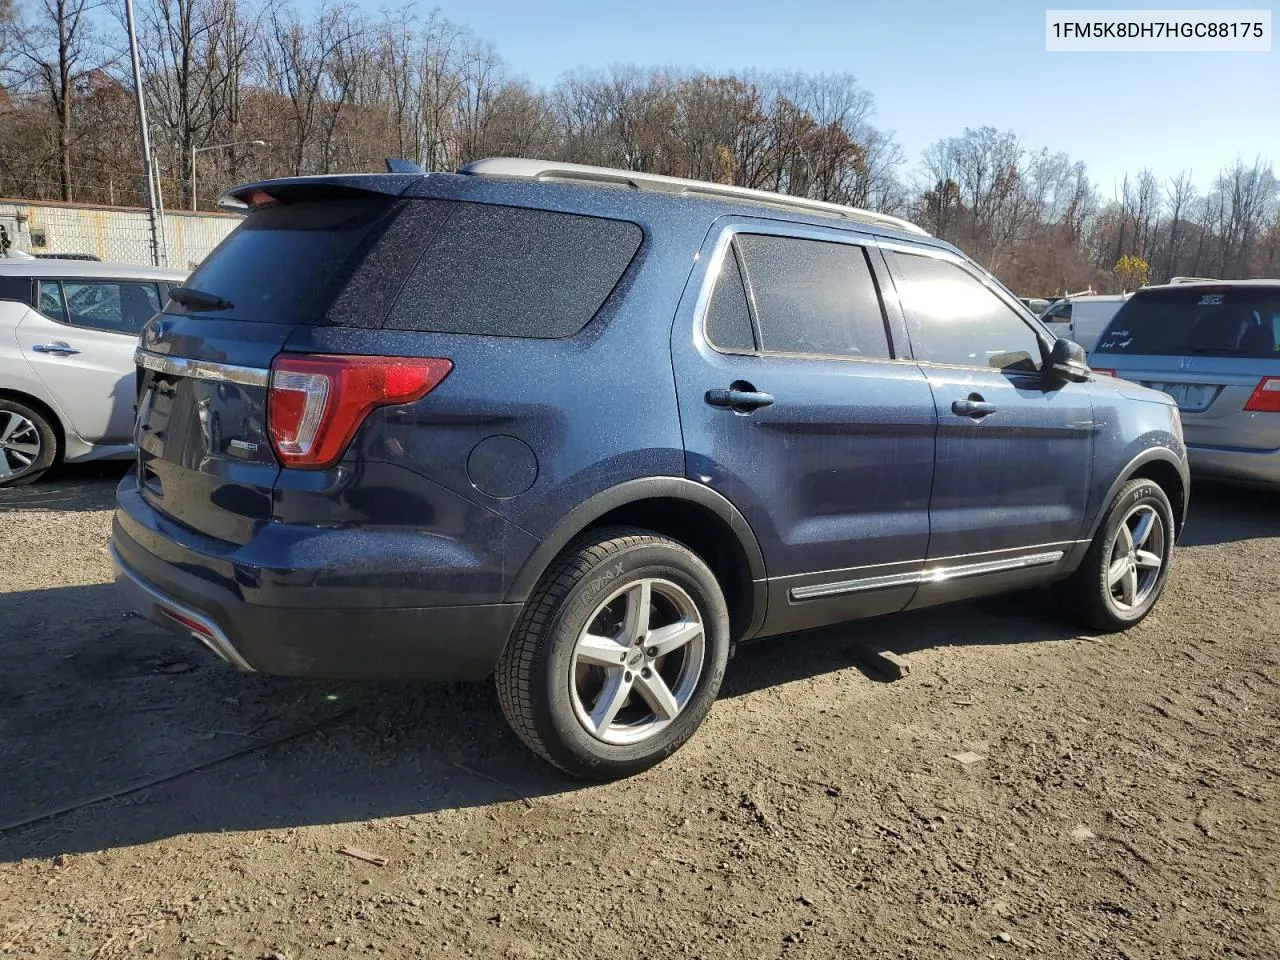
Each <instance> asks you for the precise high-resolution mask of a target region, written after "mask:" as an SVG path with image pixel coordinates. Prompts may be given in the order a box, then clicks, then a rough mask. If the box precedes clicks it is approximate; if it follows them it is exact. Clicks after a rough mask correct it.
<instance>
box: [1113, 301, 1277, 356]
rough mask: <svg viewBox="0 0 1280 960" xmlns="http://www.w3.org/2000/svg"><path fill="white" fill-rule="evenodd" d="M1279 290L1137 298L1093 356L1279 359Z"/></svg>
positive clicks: (1118, 316) (1125, 308)
mask: <svg viewBox="0 0 1280 960" xmlns="http://www.w3.org/2000/svg"><path fill="white" fill-rule="evenodd" d="M1277 341H1280V288H1265V287H1262V288H1258V287H1253V288H1250V287H1228V288H1225V289H1224V288H1219V289H1216V290H1212V289H1206V288H1204V287H1199V288H1196V287H1191V286H1188V287H1182V288H1172V289H1167V290H1149V291H1144V292H1141V293H1136V294H1134V295H1133V296H1132V297H1130V298H1129V300H1128V301H1127V302H1126V303H1125V305H1124V306H1123V307H1121V308H1120V311H1119V312H1118V313H1117V314H1116V315H1115V317H1114V318H1112V320H1111V323H1110V324H1109V325H1108V326H1107V329H1106V330H1105V331H1104V332H1103V334H1102V336H1101V337H1100V338H1099V339H1098V345H1097V347H1096V348H1095V349H1094V353H1109V354H1134V355H1156V356H1176V357H1187V356H1198V355H1204V356H1219V357H1256V358H1266V359H1276V358H1278V357H1280V352H1278V351H1277V348H1278V347H1280V343H1278V342H1277Z"/></svg>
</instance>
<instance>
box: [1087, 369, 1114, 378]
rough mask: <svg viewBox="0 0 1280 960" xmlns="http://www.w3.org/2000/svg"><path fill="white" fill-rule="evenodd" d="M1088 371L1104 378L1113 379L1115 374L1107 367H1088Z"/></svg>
mask: <svg viewBox="0 0 1280 960" xmlns="http://www.w3.org/2000/svg"><path fill="white" fill-rule="evenodd" d="M1089 369H1090V370H1092V371H1093V372H1094V373H1100V374H1102V375H1103V376H1106V377H1114V376H1115V375H1116V372H1115V371H1114V370H1112V369H1111V368H1109V367H1090V368H1089Z"/></svg>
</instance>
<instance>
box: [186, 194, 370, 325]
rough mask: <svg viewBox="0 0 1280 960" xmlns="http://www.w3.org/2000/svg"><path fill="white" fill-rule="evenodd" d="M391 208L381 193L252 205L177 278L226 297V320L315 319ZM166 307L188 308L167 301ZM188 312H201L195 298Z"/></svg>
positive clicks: (214, 313) (222, 316) (222, 314)
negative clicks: (184, 277) (213, 246)
mask: <svg viewBox="0 0 1280 960" xmlns="http://www.w3.org/2000/svg"><path fill="white" fill-rule="evenodd" d="M394 209H395V201H394V200H392V199H390V198H386V197H378V198H369V199H365V198H359V199H347V198H344V199H325V200H309V201H302V202H297V203H289V204H284V205H280V206H268V207H263V208H260V209H258V210H255V211H253V212H252V213H250V214H249V216H248V217H246V218H245V221H244V223H242V224H240V226H239V227H237V228H236V229H235V230H234V231H233V232H232V233H231V234H230V235H229V236H228V237H227V238H226V239H225V240H223V241H222V243H221V244H219V245H218V247H217V248H216V249H215V250H214V251H213V252H212V253H211V254H209V256H208V257H207V258H206V259H205V260H204V262H203V263H201V264H200V266H199V267H197V268H196V271H195V273H193V274H191V276H190V277H188V278H187V280H186V281H185V283H184V284H183V286H185V287H189V288H192V289H195V290H199V291H200V292H201V293H207V294H209V295H210V296H212V297H217V298H221V299H222V300H226V301H229V302H230V303H231V306H230V307H227V308H226V309H224V310H218V311H209V315H210V316H217V317H218V318H219V319H224V320H252V321H255V322H258V323H316V322H318V321H319V320H320V319H321V318H322V317H323V315H324V313H325V310H326V309H327V307H328V305H329V304H330V303H331V302H332V301H333V298H334V296H335V294H336V292H337V290H338V289H340V288H341V286H342V284H343V283H344V282H345V281H346V279H347V278H348V276H349V275H350V264H351V263H352V262H353V260H354V259H355V258H354V256H353V255H354V254H356V253H357V251H359V250H360V249H361V248H362V246H363V244H364V243H365V242H366V241H367V240H368V239H370V234H373V233H375V232H377V233H380V232H381V230H382V229H384V228H385V224H386V222H387V220H388V219H389V218H390V216H391V214H392V213H393V211H394ZM165 309H166V311H167V312H170V313H183V312H188V311H187V308H184V307H183V306H182V305H181V304H178V303H176V302H175V301H172V300H171V301H169V304H168V305H167V306H166V308H165ZM190 312H192V313H198V312H201V308H200V307H199V306H198V305H195V304H193V305H192V306H191V307H190Z"/></svg>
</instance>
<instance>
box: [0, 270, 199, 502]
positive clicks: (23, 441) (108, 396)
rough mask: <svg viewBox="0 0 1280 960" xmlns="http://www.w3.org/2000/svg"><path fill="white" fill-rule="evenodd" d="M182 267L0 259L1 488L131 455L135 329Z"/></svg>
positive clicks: (156, 307) (153, 309) (154, 309)
mask: <svg viewBox="0 0 1280 960" xmlns="http://www.w3.org/2000/svg"><path fill="white" fill-rule="evenodd" d="M184 276H185V274H184V273H182V272H181V271H177V270H165V269H161V268H157V267H139V266H133V265H130V264H120V263H96V262H91V261H82V260H55V259H48V260H37V259H35V258H30V259H28V258H12V259H10V258H3V259H0V487H3V486H12V485H16V484H23V483H30V482H32V481H33V480H36V479H38V478H39V477H40V476H41V475H42V474H44V473H45V471H47V470H48V469H49V468H50V467H51V466H53V465H54V464H55V463H58V462H59V461H62V460H65V461H67V462H80V461H87V460H104V459H117V458H121V457H124V458H127V457H129V456H131V454H132V442H133V413H134V402H135V400H136V390H135V384H136V379H137V375H136V373H135V369H136V368H135V365H134V350H135V349H136V348H137V345H138V332H139V331H140V330H141V329H142V325H143V324H144V323H146V322H147V321H148V320H149V319H151V317H152V316H154V315H155V314H156V313H158V312H159V310H160V305H161V304H162V303H163V302H164V299H165V297H166V296H167V295H168V290H169V288H170V286H171V285H176V284H179V283H181V282H182V278H183V277H184Z"/></svg>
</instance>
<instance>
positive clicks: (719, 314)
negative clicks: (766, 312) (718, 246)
mask: <svg viewBox="0 0 1280 960" xmlns="http://www.w3.org/2000/svg"><path fill="white" fill-rule="evenodd" d="M707 339H708V340H710V341H711V342H712V343H713V344H714V345H715V346H717V347H719V348H720V349H721V350H733V351H738V352H746V353H750V352H752V351H754V350H755V348H756V341H755V334H753V333H752V332H751V310H750V308H749V307H748V306H747V291H746V288H745V287H744V286H743V283H742V271H741V270H739V269H738V258H737V257H736V256H734V253H733V248H732V247H730V248H729V249H728V250H726V251H725V255H724V263H723V265H722V266H721V267H720V278H719V279H718V280H716V286H715V290H713V291H712V293H711V303H710V304H709V305H708V306H707Z"/></svg>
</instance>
